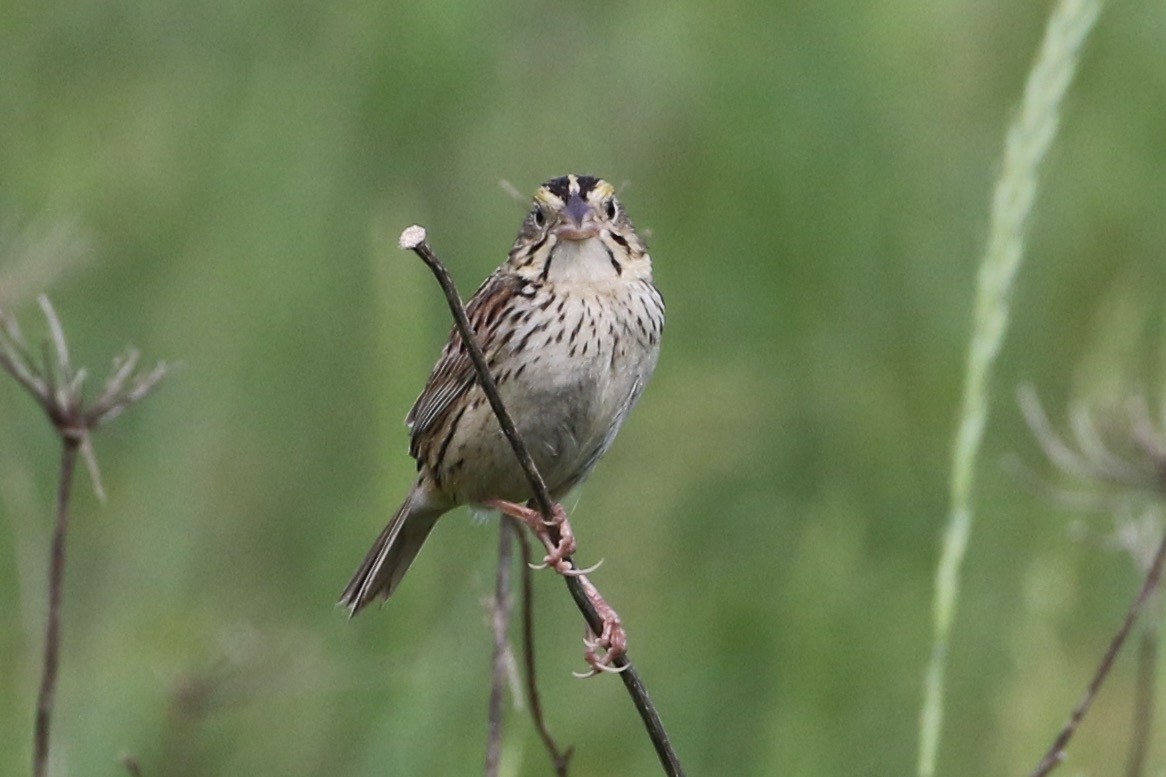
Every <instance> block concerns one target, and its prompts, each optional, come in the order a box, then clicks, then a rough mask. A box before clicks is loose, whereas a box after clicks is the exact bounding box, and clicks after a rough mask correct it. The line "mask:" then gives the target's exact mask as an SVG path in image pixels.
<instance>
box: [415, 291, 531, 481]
mask: <svg viewBox="0 0 1166 777" xmlns="http://www.w3.org/2000/svg"><path fill="white" fill-rule="evenodd" d="M520 285H521V281H520V280H519V279H517V278H515V277H514V276H504V275H500V274H498V273H495V274H493V275H491V276H490V277H489V278H487V279H486V281H485V282H484V283H483V284H482V285H481V287H480V288H479V289H478V290H477V291H476V292H474V296H473V297H472V298H471V299H470V302H469V304H468V305H466V317H467V318H469V321H470V327H471V328H472V329H473V330H474V334H475V336H476V337H477V339H478V344H479V345H481V346H482V352H483V353H484V354H485V356H486V361H487V363H490V362H491V360H492V359H493V357H494V356H496V355H497V352H498V350H499V347H500V345H501V344H500V342H499V338H498V337H497V336H496V335H497V332H498V328H499V325H500V324H501V323H503V319H504V316H503V311H505V310H506V309H507V308H508V307H509V306H510V302H511V300H512V299H513V297H514V295H515V294H516V293H517V290H518V287H519V286H520ZM477 380H478V379H477V374H476V373H475V372H474V363H473V361H472V360H471V359H470V353H469V351H468V350H466V347H465V344H464V343H463V342H462V338H461V335H460V334H459V333H458V331H457V327H456V326H455V327H453V328H452V329H451V330H450V333H449V340H448V341H447V342H446V344H445V348H443V349H442V351H441V358H439V359H438V360H437V364H435V365H434V366H433V372H432V373H430V375H429V380H428V382H426V384H425V389H424V390H423V391H422V392H421V396H419V397H417V401H416V402H415V403H413V409H412V410H410V411H409V415H408V416H406V418H405V425H406V426H408V427H409V432H410V437H411V441H412V445H411V448H410V453H411V454H412V455H413V457H414V458H416V457H417V456H418V455H419V451H420V446H421V441H422V440H424V439H425V437H426V434H427V432H428V431H429V430H430V429H433V428H434V427H436V426H440V425H441V421H442V419H443V418H444V417H445V416H446V415H447V414H448V413H449V412H450V410H451V408H453V407H454V406H456V405H457V404H458V400H459V399H460V398H461V397H463V396H465V394H466V393H467V392H469V391H470V389H471V388H473V386H474V384H475V383H477Z"/></svg>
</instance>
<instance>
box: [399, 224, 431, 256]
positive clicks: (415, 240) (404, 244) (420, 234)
mask: <svg viewBox="0 0 1166 777" xmlns="http://www.w3.org/2000/svg"><path fill="white" fill-rule="evenodd" d="M397 241H398V242H399V243H400V245H401V248H403V249H405V250H406V251H411V250H413V249H414V248H416V247H417V246H419V245H421V244H422V243H424V242H425V227H423V226H421V225H420V224H414V225H413V226H411V227H406V228H405V231H404V232H402V233H401V237H399V238H398V239H397Z"/></svg>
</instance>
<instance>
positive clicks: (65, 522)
mask: <svg viewBox="0 0 1166 777" xmlns="http://www.w3.org/2000/svg"><path fill="white" fill-rule="evenodd" d="M62 440H63V444H62V446H61V472H60V480H59V481H58V483H57V523H56V527H55V528H54V529H53V544H52V551H51V555H50V557H49V613H48V623H47V625H46V626H45V647H44V668H43V670H42V672H41V681H40V693H39V694H38V695H37V700H36V723H35V730H34V734H33V741H34V748H33V757H32V773H33V776H34V777H45V775H46V774H48V766H49V729H50V728H51V726H52V719H53V702H54V700H55V697H56V691H57V673H58V670H59V669H60V655H61V601H62V598H63V594H64V587H65V541H66V539H67V538H68V535H69V501H70V497H71V496H72V490H73V472H74V470H75V469H76V465H77V453H78V451H79V450H80V447H81V441H80V439H78V438H76V437H68V436H67V437H64V438H62Z"/></svg>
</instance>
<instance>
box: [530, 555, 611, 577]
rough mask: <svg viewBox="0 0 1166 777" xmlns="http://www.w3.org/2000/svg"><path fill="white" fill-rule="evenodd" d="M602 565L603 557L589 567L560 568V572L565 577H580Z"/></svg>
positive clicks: (543, 567) (543, 566)
mask: <svg viewBox="0 0 1166 777" xmlns="http://www.w3.org/2000/svg"><path fill="white" fill-rule="evenodd" d="M601 566H603V559H599V561H596V562H595V563H594V564H592V565H591V566H589V567H587V568H586V569H579V568H577V567H571V568H569V569H567V570H559V574H561V575H563V576H564V577H579V576H581V575H589V574H591V573H592V572H594V571H595V570H597V569H599V568H600V567H601ZM545 568H546V564H543V565H542V566H541V567H539V569H545Z"/></svg>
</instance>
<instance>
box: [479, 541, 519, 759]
mask: <svg viewBox="0 0 1166 777" xmlns="http://www.w3.org/2000/svg"><path fill="white" fill-rule="evenodd" d="M498 524H499V530H498V572H497V574H496V575H495V577H494V600H493V603H492V606H491V609H490V631H491V633H492V635H493V638H494V655H493V657H492V660H491V662H490V666H491V669H490V704H489V712H488V714H487V737H486V768H485V772H484V773H485V775H486V777H498V774H499V769H500V768H501V766H502V726H503V718H504V710H503V702H504V700H505V696H506V685H507V683H506V674H507V668H508V661H507V654H508V652H509V643H508V640H507V633H508V632H509V630H510V610H511V599H510V567H511V562H512V561H513V559H514V538H513V536H512V535H513V528H512V527H511V526H510V522H509V521H505V520H502V521H499V522H498Z"/></svg>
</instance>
